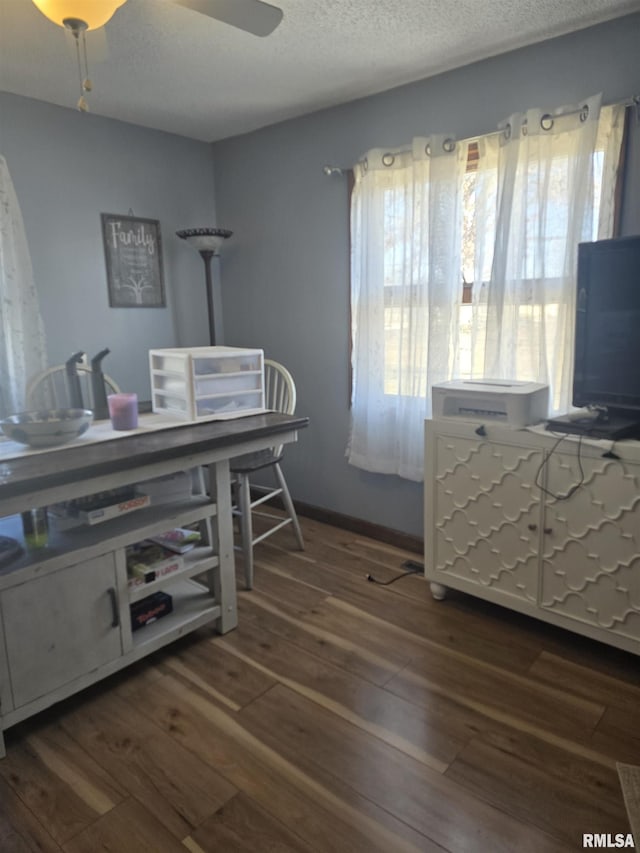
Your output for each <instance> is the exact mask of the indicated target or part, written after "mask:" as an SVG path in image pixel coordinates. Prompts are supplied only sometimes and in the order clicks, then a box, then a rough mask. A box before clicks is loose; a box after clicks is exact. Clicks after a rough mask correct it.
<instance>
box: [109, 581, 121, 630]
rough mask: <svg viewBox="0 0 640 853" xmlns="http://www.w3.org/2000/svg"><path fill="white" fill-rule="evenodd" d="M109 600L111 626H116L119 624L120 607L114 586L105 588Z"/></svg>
mask: <svg viewBox="0 0 640 853" xmlns="http://www.w3.org/2000/svg"><path fill="white" fill-rule="evenodd" d="M107 594H108V596H109V601H110V602H111V627H112V628H117V627H118V626H119V625H120V608H119V607H118V595H117V593H116V588H115V587H114V586H110V587H109V589H108V590H107Z"/></svg>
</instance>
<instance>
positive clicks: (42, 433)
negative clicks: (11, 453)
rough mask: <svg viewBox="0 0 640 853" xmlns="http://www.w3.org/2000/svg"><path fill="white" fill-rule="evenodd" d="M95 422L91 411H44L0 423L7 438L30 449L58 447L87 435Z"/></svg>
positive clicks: (22, 413) (21, 413)
mask: <svg viewBox="0 0 640 853" xmlns="http://www.w3.org/2000/svg"><path fill="white" fill-rule="evenodd" d="M92 421H93V412H92V411H91V410H90V409H40V410H39V411H35V412H19V413H18V414H17V415H9V417H7V418H5V419H4V420H2V421H0V428H1V429H2V432H3V433H4V434H5V435H6V436H7V438H10V439H12V440H13V441H18V442H20V444H28V445H29V446H30V447H55V446H56V445H58V444H66V442H67V441H72V440H73V439H74V438H78V436H80V435H82V434H83V433H85V432H86V431H87V430H88V429H89V427H90V426H91V423H92Z"/></svg>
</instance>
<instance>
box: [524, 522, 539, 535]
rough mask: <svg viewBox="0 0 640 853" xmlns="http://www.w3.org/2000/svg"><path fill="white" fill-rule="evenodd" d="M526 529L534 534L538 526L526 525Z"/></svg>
mask: <svg viewBox="0 0 640 853" xmlns="http://www.w3.org/2000/svg"><path fill="white" fill-rule="evenodd" d="M527 529H528V530H530V531H531V532H532V533H535V532H536V530H537V529H538V525H537V524H527Z"/></svg>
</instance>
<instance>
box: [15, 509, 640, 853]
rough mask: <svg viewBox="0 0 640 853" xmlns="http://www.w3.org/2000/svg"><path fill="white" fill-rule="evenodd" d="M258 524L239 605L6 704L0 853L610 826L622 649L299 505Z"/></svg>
mask: <svg viewBox="0 0 640 853" xmlns="http://www.w3.org/2000/svg"><path fill="white" fill-rule="evenodd" d="M302 521H303V529H304V535H305V537H306V543H307V550H306V551H305V552H304V553H301V552H296V551H293V550H291V548H292V542H293V537H292V534H291V532H290V530H284V531H282V532H281V533H278V534H277V536H276V537H273V538H272V539H271V540H269V542H265V543H263V544H262V545H260V546H258V547H257V549H256V555H257V557H258V565H257V570H256V585H255V589H254V590H253V591H252V592H250V593H247V592H242V593H241V594H240V604H239V610H240V625H239V627H238V629H237V630H236V631H233V632H231V633H229V634H227V635H225V636H224V637H221V636H216V635H213V634H212V633H211V632H210V631H204V630H203V631H200V632H199V633H198V634H197V635H195V636H192V637H190V638H185V639H184V640H182V641H181V642H179V643H177V644H175V645H174V646H173V647H172V648H171V649H170V650H165V651H163V652H162V653H159V654H157V655H155V656H154V657H153V658H150V659H148V660H147V661H144V662H143V663H141V664H139V665H136V667H134V668H132V669H131V670H128V671H126V672H123V673H120V674H118V675H117V676H115V677H113V678H111V679H109V680H107V681H105V682H102V683H101V684H100V685H96V686H95V687H93V688H91V689H90V690H87V691H85V692H83V693H82V694H81V695H79V696H76V697H74V698H73V699H71V700H69V701H67V702H64V703H61V704H59V705H57V706H56V707H54V708H52V709H50V710H49V711H47V712H45V713H43V714H41V715H39V716H38V717H36V718H34V719H32V720H29V721H28V722H26V723H24V724H21V725H20V726H16V727H14V728H13V729H11V730H9V731H8V732H7V734H6V739H7V749H8V754H7V758H6V759H5V760H3V761H0V851H2V853H26V851H39V853H49V851H51V853H53V851H65V853H96V851H112V853H165V851H166V853H173V851H175V852H176V853H179V851H182V853H185V850H187V851H191V853H202V851H204V853H213V852H214V851H215V853H233V851H247V852H248V853H266V852H267V851H279V852H280V853H282V851H312V850H313V851H321V853H334V852H337V853H342V851H345V853H346V851H349V853H351V851H361V853H372V851H380V853H396V851H398V853H400V851H416V850H418V851H443V850H447V851H473V853H475V851H478V853H498V852H499V851H505V853H507V851H508V853H512V851H517V853H528V851H530V853H545V851H571V850H581V849H582V833H584V832H597V833H626V832H628V831H629V827H628V823H627V818H626V814H625V810H624V806H623V802H622V796H621V792H620V788H619V784H618V779H617V774H616V770H615V762H616V761H617V760H622V761H625V762H629V763H640V701H639V700H640V687H639V686H638V666H637V659H636V658H634V657H632V656H630V655H625V654H623V653H620V652H617V651H615V650H612V649H609V648H607V647H604V646H600V645H598V644H596V643H591V642H588V641H586V640H583V639H581V638H579V637H577V636H576V635H573V634H569V633H565V632H563V631H561V630H558V629H554V628H551V627H549V626H545V625H544V624H542V623H540V622H536V621H533V620H527V619H524V618H522V617H519V616H517V615H516V614H513V613H510V612H508V611H505V610H501V609H500V608H496V607H492V606H489V605H487V604H484V603H482V602H480V601H477V600H475V599H471V598H467V597H464V596H462V595H453V596H451V597H450V598H449V599H447V600H446V601H444V602H435V601H433V600H432V599H431V596H430V594H429V590H428V586H427V584H426V583H425V582H424V580H423V579H422V578H419V577H416V576H410V577H407V578H404V579H402V580H399V581H398V582H397V583H395V584H393V585H392V586H380V585H376V584H374V583H370V582H368V581H367V580H366V575H367V574H369V573H370V574H372V575H374V576H375V577H376V578H378V579H379V580H388V579H390V578H392V577H394V576H395V575H396V574H398V572H399V571H400V566H401V563H402V562H403V560H405V559H406V558H407V557H414V558H415V557H416V555H412V554H408V553H405V552H402V551H399V550H397V549H394V548H392V547H390V546H388V545H384V544H381V543H377V542H374V541H373V540H367V539H364V538H363V537H360V536H357V535H356V534H351V533H348V532H345V531H342V530H338V529H336V528H332V527H328V526H326V525H322V524H320V523H318V522H314V521H310V520H307V519H303V520H302Z"/></svg>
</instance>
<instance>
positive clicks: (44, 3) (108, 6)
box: [33, 0, 126, 30]
mask: <svg viewBox="0 0 640 853" xmlns="http://www.w3.org/2000/svg"><path fill="white" fill-rule="evenodd" d="M33 3H34V5H35V6H37V7H38V9H40V11H41V12H42V14H43V15H45V16H46V17H47V18H49V20H50V21H53V23H54V24H59V26H61V27H63V26H64V23H63V21H64V20H65V18H76V19H78V20H80V21H84V22H85V23H86V25H87V29H89V30H95V29H97V28H98V27H103V26H104V25H105V24H106V23H107V21H109V20H110V19H111V17H112V16H113V14H114V12H115V11H116V9H118V8H119V7H120V6H122V5H123V4H124V3H126V0H33Z"/></svg>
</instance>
